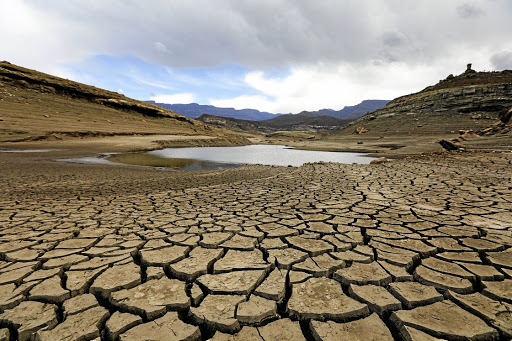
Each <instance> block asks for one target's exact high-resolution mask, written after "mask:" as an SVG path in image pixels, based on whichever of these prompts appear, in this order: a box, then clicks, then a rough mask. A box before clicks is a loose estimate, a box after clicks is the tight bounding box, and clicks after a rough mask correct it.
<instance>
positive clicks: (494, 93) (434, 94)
mask: <svg viewBox="0 0 512 341" xmlns="http://www.w3.org/2000/svg"><path fill="white" fill-rule="evenodd" d="M510 73H511V77H510V78H511V79H510V81H509V82H508V83H503V84H485V85H479V84H475V85H465V86H464V85H462V86H455V87H449V88H442V89H428V88H427V89H425V90H423V91H421V92H419V93H416V94H413V95H409V96H404V97H399V98H397V99H395V100H393V101H391V102H390V103H389V104H388V105H386V106H385V107H384V108H382V109H379V110H377V111H375V112H373V115H374V116H380V115H390V114H404V113H405V114H407V113H411V112H412V113H427V114H428V113H435V112H444V111H451V112H452V113H471V114H476V115H477V114H489V113H492V114H497V113H498V112H499V111H501V110H503V109H505V108H507V107H512V72H510ZM475 80H477V79H475Z"/></svg>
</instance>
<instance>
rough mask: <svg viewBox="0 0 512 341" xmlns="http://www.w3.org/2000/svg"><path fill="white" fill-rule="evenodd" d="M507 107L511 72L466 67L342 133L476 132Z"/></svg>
mask: <svg viewBox="0 0 512 341" xmlns="http://www.w3.org/2000/svg"><path fill="white" fill-rule="evenodd" d="M508 108H512V71H511V70H505V71H502V72H476V71H473V70H471V69H469V70H467V71H466V72H464V73H463V74H461V75H459V76H453V75H450V76H448V77H447V78H446V79H444V80H442V81H440V82H439V83H438V84H436V85H433V86H429V87H427V88H425V89H424V90H422V91H420V92H418V93H415V94H411V95H407V96H402V97H399V98H396V99H395V100H393V101H391V102H390V103H389V104H387V105H386V106H385V107H383V108H382V109H379V110H376V111H374V112H372V113H370V114H367V115H365V116H363V117H361V118H360V119H358V120H356V121H353V122H352V123H351V124H350V126H349V127H347V128H346V129H344V130H343V131H341V133H342V134H343V133H345V134H347V133H350V134H351V133H357V132H358V131H361V130H367V132H365V134H369V135H375V134H378V135H390V134H391V135H396V134H406V135H411V134H414V135H418V134H423V135H436V134H445V133H449V132H451V131H458V130H460V129H466V130H467V129H473V130H475V131H478V130H480V129H483V128H485V127H488V126H489V125H490V124H491V123H492V122H494V121H496V120H497V119H499V115H500V113H501V112H502V111H503V110H506V109H508ZM358 128H359V130H358Z"/></svg>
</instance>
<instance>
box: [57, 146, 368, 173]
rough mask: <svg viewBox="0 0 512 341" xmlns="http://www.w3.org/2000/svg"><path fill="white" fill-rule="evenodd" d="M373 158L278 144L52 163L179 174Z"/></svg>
mask: <svg viewBox="0 0 512 341" xmlns="http://www.w3.org/2000/svg"><path fill="white" fill-rule="evenodd" d="M373 159H375V158H373V157H368V156H365V155H364V154H357V153H342V152H320V151H313V150H300V149H293V148H290V147H287V146H280V145H250V146H241V147H194V148H166V149H162V150H154V151H151V152H139V153H127V154H103V155H99V156H97V157H83V158H75V159H58V160H56V161H63V162H74V163H89V164H110V165H114V164H118V165H119V164H124V165H134V166H147V167H156V168H164V169H167V170H168V169H171V170H179V171H204V170H219V169H228V168H235V167H239V166H241V165H243V164H261V165H269V166H294V167H299V166H301V165H303V164H305V163H308V162H322V161H323V162H338V163H360V164H367V163H370V161H371V160H373Z"/></svg>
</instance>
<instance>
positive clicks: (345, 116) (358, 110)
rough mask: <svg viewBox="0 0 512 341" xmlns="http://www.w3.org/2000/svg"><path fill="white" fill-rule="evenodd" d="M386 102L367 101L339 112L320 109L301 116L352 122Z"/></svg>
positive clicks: (377, 100) (386, 101) (304, 112)
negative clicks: (327, 116) (323, 117)
mask: <svg viewBox="0 0 512 341" xmlns="http://www.w3.org/2000/svg"><path fill="white" fill-rule="evenodd" d="M389 102H390V101H388V100H379V99H367V100H364V101H362V102H361V103H359V104H357V105H352V106H346V107H344V108H343V109H341V110H337V111H336V110H332V109H322V110H318V111H303V112H301V114H304V115H308V116H315V117H317V116H325V115H329V116H333V117H336V118H339V119H342V120H354V119H356V118H359V117H361V116H363V115H365V114H367V113H369V112H372V111H375V110H378V109H380V108H382V107H384V106H385V105H386V104H388V103H389Z"/></svg>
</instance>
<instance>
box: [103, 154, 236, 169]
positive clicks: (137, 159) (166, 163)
mask: <svg viewBox="0 0 512 341" xmlns="http://www.w3.org/2000/svg"><path fill="white" fill-rule="evenodd" d="M108 161H111V162H116V163H123V164H129V165H137V166H149V167H158V168H168V169H172V170H181V171H201V170H217V169H226V168H234V167H238V166H240V165H239V164H229V163H217V162H210V161H202V160H194V159H183V158H163V157H160V156H156V155H151V154H148V153H131V154H116V155H112V156H110V157H109V158H108Z"/></svg>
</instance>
